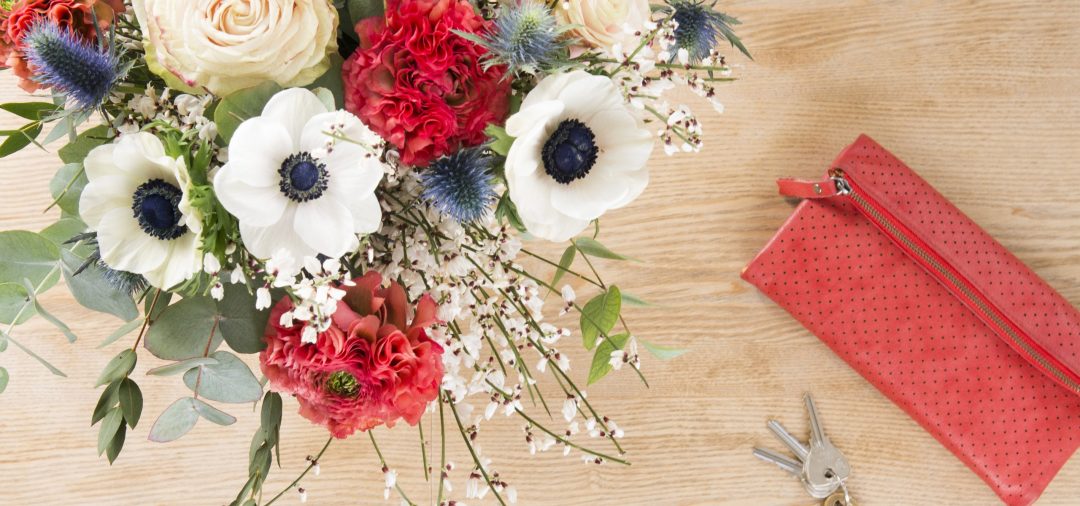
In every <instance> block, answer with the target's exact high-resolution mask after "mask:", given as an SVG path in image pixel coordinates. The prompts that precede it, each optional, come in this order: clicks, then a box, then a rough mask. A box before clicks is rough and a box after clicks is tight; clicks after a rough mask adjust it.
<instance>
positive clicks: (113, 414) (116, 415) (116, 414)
mask: <svg viewBox="0 0 1080 506" xmlns="http://www.w3.org/2000/svg"><path fill="white" fill-rule="evenodd" d="M123 423H124V413H122V412H121V411H120V410H119V409H112V410H110V411H109V412H108V414H106V415H105V418H104V419H102V420H101V427H100V428H98V443H97V453H98V456H99V457H100V456H101V454H102V453H105V448H106V447H108V446H109V442H110V441H112V439H113V436H115V435H116V431H118V430H120V425H121V424H123Z"/></svg>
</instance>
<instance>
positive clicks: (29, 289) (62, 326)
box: [23, 279, 78, 343]
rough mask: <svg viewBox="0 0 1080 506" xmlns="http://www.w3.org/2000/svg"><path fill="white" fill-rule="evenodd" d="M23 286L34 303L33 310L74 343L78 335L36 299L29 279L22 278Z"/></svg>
mask: <svg viewBox="0 0 1080 506" xmlns="http://www.w3.org/2000/svg"><path fill="white" fill-rule="evenodd" d="M23 287H24V288H26V292H27V296H29V297H30V300H31V301H32V302H33V304H34V310H35V311H37V313H38V314H39V315H41V318H42V319H44V320H45V321H47V322H49V323H51V324H53V326H54V327H56V328H57V329H58V330H60V333H62V334H64V337H66V338H67V340H68V342H69V343H74V342H75V341H77V340H78V337H76V336H75V333H74V332H72V331H71V328H70V327H68V326H67V324H66V323H64V322H63V321H61V320H60V319H59V318H57V317H56V316H53V314H52V313H50V312H48V311H46V310H45V308H44V307H43V306H42V305H41V301H39V300H38V299H37V294H35V293H34V287H33V285H31V284H30V280H29V279H24V280H23Z"/></svg>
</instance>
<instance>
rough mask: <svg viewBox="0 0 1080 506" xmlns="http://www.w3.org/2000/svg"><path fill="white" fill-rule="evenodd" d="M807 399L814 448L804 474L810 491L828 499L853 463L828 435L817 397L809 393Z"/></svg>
mask: <svg viewBox="0 0 1080 506" xmlns="http://www.w3.org/2000/svg"><path fill="white" fill-rule="evenodd" d="M805 400H806V410H807V411H809V413H810V444H809V447H810V448H809V452H808V453H807V455H806V458H805V459H804V460H803V468H802V478H803V480H804V481H805V482H806V489H807V492H809V493H810V495H812V496H813V497H815V498H817V499H824V498H826V497H828V496H829V495H830V494H832V493H833V492H835V491H836V489H838V488H839V487H840V484H841V483H842V482H843V481H844V480H846V479H847V478H848V476H850V475H851V466H850V464H848V461H847V459H846V458H844V455H843V454H841V453H840V450H838V449H837V448H836V447H835V446H833V444H832V443H831V442H830V441H829V438H828V436H826V435H825V430H824V429H823V428H822V426H821V421H820V420H819V417H818V412H817V407H816V406H815V405H814V399H813V397H811V396H810V394H806V399H805Z"/></svg>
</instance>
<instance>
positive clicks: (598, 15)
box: [555, 0, 651, 51]
mask: <svg viewBox="0 0 1080 506" xmlns="http://www.w3.org/2000/svg"><path fill="white" fill-rule="evenodd" d="M555 15H556V16H557V17H558V19H559V21H561V22H563V23H566V24H572V25H577V26H575V27H574V28H573V29H572V30H570V33H571V34H573V35H574V36H576V37H578V38H579V39H581V41H582V42H583V43H584V44H585V45H587V46H591V47H598V48H604V49H610V48H612V47H613V46H615V45H616V44H619V45H621V46H622V47H623V50H624V51H632V50H633V47H636V46H637V44H638V42H639V41H640V38H639V37H637V36H635V35H634V32H635V31H639V30H643V29H644V27H645V23H646V22H648V21H649V18H650V17H651V11H650V9H649V0H563V1H561V2H559V5H558V6H557V7H556V8H555ZM631 46H633V47H631Z"/></svg>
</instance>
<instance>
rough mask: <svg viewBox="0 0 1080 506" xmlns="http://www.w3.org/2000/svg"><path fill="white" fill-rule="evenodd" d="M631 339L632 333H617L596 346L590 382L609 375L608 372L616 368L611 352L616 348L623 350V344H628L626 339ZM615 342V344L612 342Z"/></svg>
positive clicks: (590, 369)
mask: <svg viewBox="0 0 1080 506" xmlns="http://www.w3.org/2000/svg"><path fill="white" fill-rule="evenodd" d="M629 339H630V334H625V333H623V334H617V335H614V336H609V338H608V339H605V340H604V341H603V342H601V343H600V346H597V347H596V353H595V354H593V359H592V365H591V366H590V367H589V384H590V385H592V384H593V383H596V382H597V381H600V379H601V378H603V377H604V376H607V375H608V373H610V372H611V371H612V369H614V367H612V366H611V353H612V352H614V351H615V350H621V349H622V348H623V346H626V341H627V340H629ZM612 343H614V344H612Z"/></svg>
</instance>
